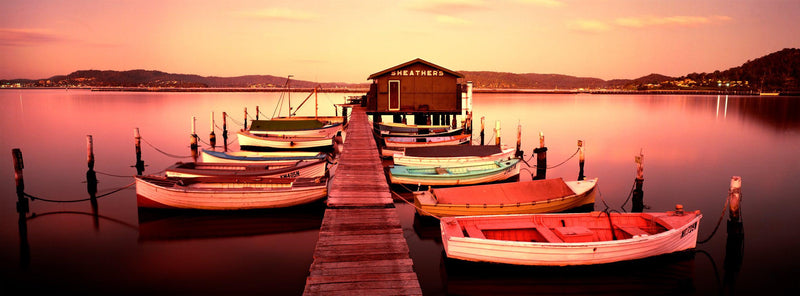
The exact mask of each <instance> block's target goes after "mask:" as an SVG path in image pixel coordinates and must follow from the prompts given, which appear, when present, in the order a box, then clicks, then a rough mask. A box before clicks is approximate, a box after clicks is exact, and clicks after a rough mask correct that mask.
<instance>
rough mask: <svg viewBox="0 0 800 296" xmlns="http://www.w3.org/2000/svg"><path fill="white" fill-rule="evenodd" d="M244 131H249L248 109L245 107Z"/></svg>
mask: <svg viewBox="0 0 800 296" xmlns="http://www.w3.org/2000/svg"><path fill="white" fill-rule="evenodd" d="M244 130H247V107H244Z"/></svg>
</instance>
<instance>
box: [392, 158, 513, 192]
mask: <svg viewBox="0 0 800 296" xmlns="http://www.w3.org/2000/svg"><path fill="white" fill-rule="evenodd" d="M519 169H520V167H519V159H516V158H515V159H511V160H507V161H502V162H499V161H498V162H494V161H493V162H484V163H476V164H470V165H463V166H451V167H446V168H443V167H405V166H395V167H393V168H391V169H389V179H390V180H391V182H392V184H412V185H428V186H454V185H472V184H481V183H489V182H496V181H502V180H506V179H508V178H511V177H514V176H517V175H519Z"/></svg>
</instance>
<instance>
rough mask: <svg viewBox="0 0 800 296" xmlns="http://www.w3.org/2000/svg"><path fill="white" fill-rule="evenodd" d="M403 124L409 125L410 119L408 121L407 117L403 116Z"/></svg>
mask: <svg viewBox="0 0 800 296" xmlns="http://www.w3.org/2000/svg"><path fill="white" fill-rule="evenodd" d="M403 124H408V119H406V115H405V114H403Z"/></svg>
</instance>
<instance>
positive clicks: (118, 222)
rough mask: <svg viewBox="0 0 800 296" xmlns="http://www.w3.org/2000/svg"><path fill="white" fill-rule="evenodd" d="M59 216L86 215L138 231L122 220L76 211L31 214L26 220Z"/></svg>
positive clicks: (135, 227)
mask: <svg viewBox="0 0 800 296" xmlns="http://www.w3.org/2000/svg"><path fill="white" fill-rule="evenodd" d="M59 214H76V215H86V216H92V217H94V216H97V217H98V218H102V219H105V220H108V221H111V222H115V223H117V224H120V225H123V226H126V227H128V228H131V229H135V230H139V226H136V225H133V224H130V223H128V222H125V221H122V220H119V219H114V218H111V217H107V216H103V215H99V214H96V213H86V212H78V211H57V212H48V213H42V214H32V215H31V216H30V217H28V218H27V219H28V221H32V220H33V219H36V218H41V217H44V216H50V215H59Z"/></svg>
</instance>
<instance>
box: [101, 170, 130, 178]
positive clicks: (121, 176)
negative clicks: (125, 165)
mask: <svg viewBox="0 0 800 296" xmlns="http://www.w3.org/2000/svg"><path fill="white" fill-rule="evenodd" d="M94 172H95V173H98V174H101V175H104V176H109V177H117V178H130V177H133V176H131V175H114V174H109V173H104V172H100V171H94Z"/></svg>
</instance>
